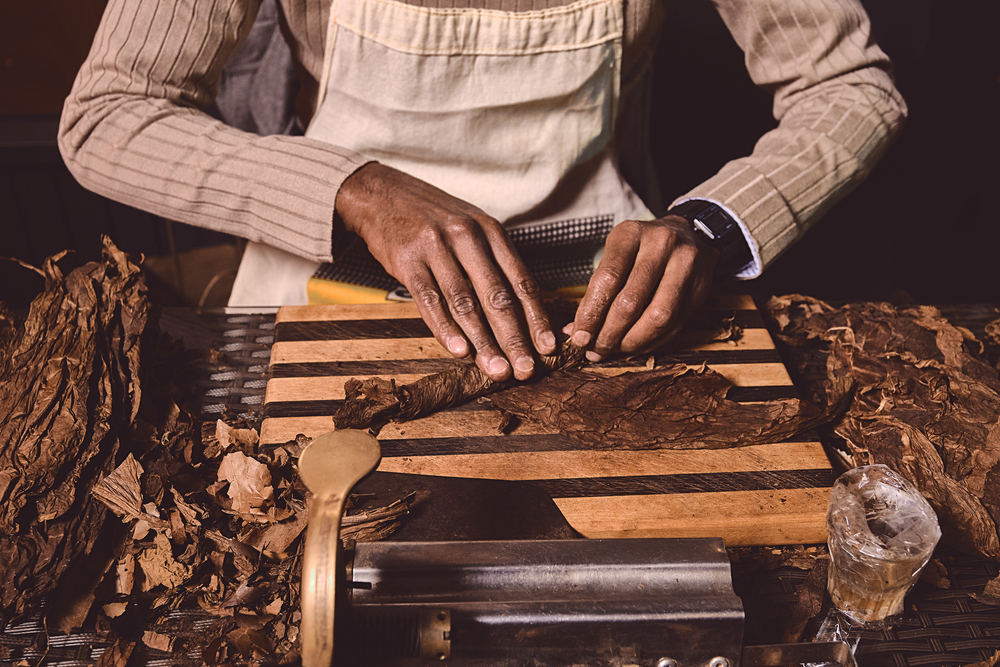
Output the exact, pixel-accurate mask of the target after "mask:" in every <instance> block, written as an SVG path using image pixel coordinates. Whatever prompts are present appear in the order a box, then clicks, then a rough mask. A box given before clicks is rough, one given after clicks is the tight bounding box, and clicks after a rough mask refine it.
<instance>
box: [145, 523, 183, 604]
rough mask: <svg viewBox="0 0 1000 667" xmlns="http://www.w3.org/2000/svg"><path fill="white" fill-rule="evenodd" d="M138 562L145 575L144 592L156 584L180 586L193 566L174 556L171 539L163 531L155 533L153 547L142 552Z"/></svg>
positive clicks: (170, 586)
mask: <svg viewBox="0 0 1000 667" xmlns="http://www.w3.org/2000/svg"><path fill="white" fill-rule="evenodd" d="M136 563H137V564H138V566H139V569H140V570H142V574H143V576H144V578H143V580H142V585H141V587H142V590H143V591H144V592H145V591H148V590H150V589H152V588H155V587H156V586H165V587H166V588H174V587H175V586H180V585H181V584H183V583H184V582H186V581H187V580H188V578H189V577H190V576H191V568H190V567H188V566H187V565H185V564H183V563H180V562H178V561H177V560H176V559H175V558H174V554H173V548H172V547H171V546H170V540H169V539H168V538H167V536H166V535H164V534H163V533H156V534H155V536H154V537H153V546H152V548H149V549H146V550H144V551H142V552H140V553H139V555H138V556H137V557H136Z"/></svg>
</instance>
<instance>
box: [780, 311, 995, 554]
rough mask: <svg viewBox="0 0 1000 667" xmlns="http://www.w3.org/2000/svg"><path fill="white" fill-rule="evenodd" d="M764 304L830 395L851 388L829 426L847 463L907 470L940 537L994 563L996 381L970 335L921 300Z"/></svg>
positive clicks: (980, 347)
mask: <svg viewBox="0 0 1000 667" xmlns="http://www.w3.org/2000/svg"><path fill="white" fill-rule="evenodd" d="M768 310H769V312H770V316H771V318H772V319H773V320H774V322H775V324H776V325H777V326H778V328H779V330H780V332H781V334H780V335H781V336H782V337H783V338H784V339H785V340H786V341H787V342H788V343H790V344H791V345H795V346H801V347H811V348H817V349H820V350H822V351H823V353H824V354H825V355H826V358H827V359H826V366H827V380H826V386H825V391H826V393H827V396H828V397H830V398H831V400H836V397H839V396H843V395H846V394H847V393H848V388H849V387H850V386H852V385H853V386H854V387H855V391H854V394H853V397H852V398H851V400H850V407H849V409H848V410H847V412H846V413H845V414H844V416H843V417H842V418H841V419H839V420H838V421H836V422H835V423H834V429H835V432H836V434H837V435H839V436H840V437H842V438H844V439H845V440H846V442H847V446H848V447H849V449H850V454H851V463H852V464H853V465H865V464H868V463H882V464H885V465H887V466H889V467H890V468H892V469H893V470H895V471H897V472H898V473H900V474H901V475H903V476H905V477H906V478H907V479H909V480H910V481H911V482H913V483H914V484H915V485H916V486H917V488H918V489H920V491H921V493H922V494H923V495H924V496H925V497H926V498H927V499H928V501H930V503H931V505H932V506H933V507H934V510H935V511H936V512H937V515H938V519H939V521H940V523H941V528H942V531H943V533H944V538H943V540H942V542H943V543H945V544H949V545H951V546H953V547H955V548H958V549H960V550H963V551H966V552H969V553H973V554H980V555H983V556H986V557H988V558H991V559H993V560H1000V537H998V529H997V522H998V520H1000V377H998V373H997V369H996V368H994V367H993V366H991V365H990V363H989V361H988V359H987V358H986V357H984V356H983V354H982V353H983V345H982V344H981V343H980V341H978V340H977V339H976V337H975V336H974V335H973V334H972V332H970V331H969V330H967V329H962V328H959V327H955V326H953V325H952V324H950V323H949V322H948V321H947V320H946V319H945V318H944V317H942V316H941V313H940V311H938V310H937V309H936V308H932V307H927V306H920V307H914V308H901V309H900V308H895V307H893V306H891V305H889V304H885V303H858V304H849V305H846V306H843V307H841V308H833V307H831V306H830V305H828V304H826V303H823V302H822V301H819V300H817V299H813V298H810V297H805V296H801V295H790V296H784V297H776V298H773V299H772V300H771V301H770V303H769V304H768Z"/></svg>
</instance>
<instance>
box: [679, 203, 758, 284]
mask: <svg viewBox="0 0 1000 667" xmlns="http://www.w3.org/2000/svg"><path fill="white" fill-rule="evenodd" d="M667 215H673V216H677V217H679V218H683V219H684V220H686V221H687V223H688V224H689V225H690V226H691V229H692V230H693V231H694V233H695V234H696V235H697V236H699V237H700V238H701V240H702V241H704V242H705V243H707V244H708V246H709V247H711V248H713V249H715V250H716V251H718V253H719V258H718V262H717V263H716V269H717V270H718V271H721V272H723V273H729V274H735V273H736V272H737V271H739V270H740V269H741V268H743V267H744V266H746V265H747V264H748V263H750V262H751V261H753V252H752V251H751V250H750V246H749V244H747V240H746V237H745V236H744V234H743V230H742V229H740V225H739V223H738V222H737V221H736V220H734V219H733V218H732V216H730V215H729V214H728V213H727V212H726V211H725V209H723V208H722V207H721V206H719V205H718V204H716V203H714V202H711V201H705V200H701V199H691V200H688V201H686V202H684V203H682V204H678V205H677V206H675V207H673V208H671V209H670V210H669V211H667Z"/></svg>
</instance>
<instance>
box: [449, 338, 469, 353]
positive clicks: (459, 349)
mask: <svg viewBox="0 0 1000 667" xmlns="http://www.w3.org/2000/svg"><path fill="white" fill-rule="evenodd" d="M448 351H449V352H451V353H452V354H454V355H458V356H462V355H463V354H465V353H466V352H468V351H469V348H467V347H466V346H465V339H464V338H462V337H461V336H452V337H451V338H449V339H448Z"/></svg>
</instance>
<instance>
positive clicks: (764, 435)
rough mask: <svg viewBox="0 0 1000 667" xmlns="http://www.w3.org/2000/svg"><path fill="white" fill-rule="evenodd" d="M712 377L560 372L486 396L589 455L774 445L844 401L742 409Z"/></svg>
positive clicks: (687, 372)
mask: <svg viewBox="0 0 1000 667" xmlns="http://www.w3.org/2000/svg"><path fill="white" fill-rule="evenodd" d="M731 386H732V384H731V383H730V382H729V381H728V380H727V379H726V378H724V377H723V376H722V375H720V374H718V373H716V372H715V371H713V370H711V369H709V368H707V367H702V368H698V369H688V368H687V367H686V366H685V365H684V364H673V365H671V366H667V367H664V368H656V369H654V370H651V371H639V372H634V373H622V374H621V375H616V376H613V377H607V376H604V375H599V374H597V373H591V372H588V371H587V370H563V371H559V372H557V373H552V374H551V375H549V376H547V377H544V378H542V379H541V380H539V381H538V382H535V383H531V384H522V385H518V386H515V387H512V388H510V389H507V390H505V391H503V392H501V393H498V394H494V395H492V396H490V398H489V401H490V402H491V403H492V404H493V406H494V407H496V408H498V409H500V410H504V411H506V412H510V413H513V414H515V415H517V416H518V417H521V418H522V419H527V420H530V421H533V422H536V423H539V424H543V425H545V426H549V427H554V428H557V429H559V432H560V433H563V434H564V435H568V436H570V437H572V438H574V439H576V440H579V441H580V442H583V443H585V444H587V445H589V446H591V447H593V448H594V449H612V448H614V449H720V448H725V447H741V446H745V445H754V444H761V443H772V442H781V441H782V440H784V439H787V438H789V437H791V436H793V435H795V434H796V433H801V432H803V431H806V430H808V429H810V428H813V427H815V426H817V425H818V424H822V423H824V422H826V421H829V420H830V419H831V418H832V417H833V416H834V415H836V414H837V413H838V412H839V411H841V410H842V409H843V407H844V406H845V404H846V401H841V402H839V403H834V404H831V405H830V406H828V407H827V408H826V409H824V410H820V409H818V408H816V407H814V406H812V405H810V404H809V403H806V402H804V401H799V400H796V399H782V400H775V401H767V402H764V403H752V404H742V403H736V402H734V401H730V400H728V399H727V398H726V393H727V392H728V391H729V389H730V387H731Z"/></svg>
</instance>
